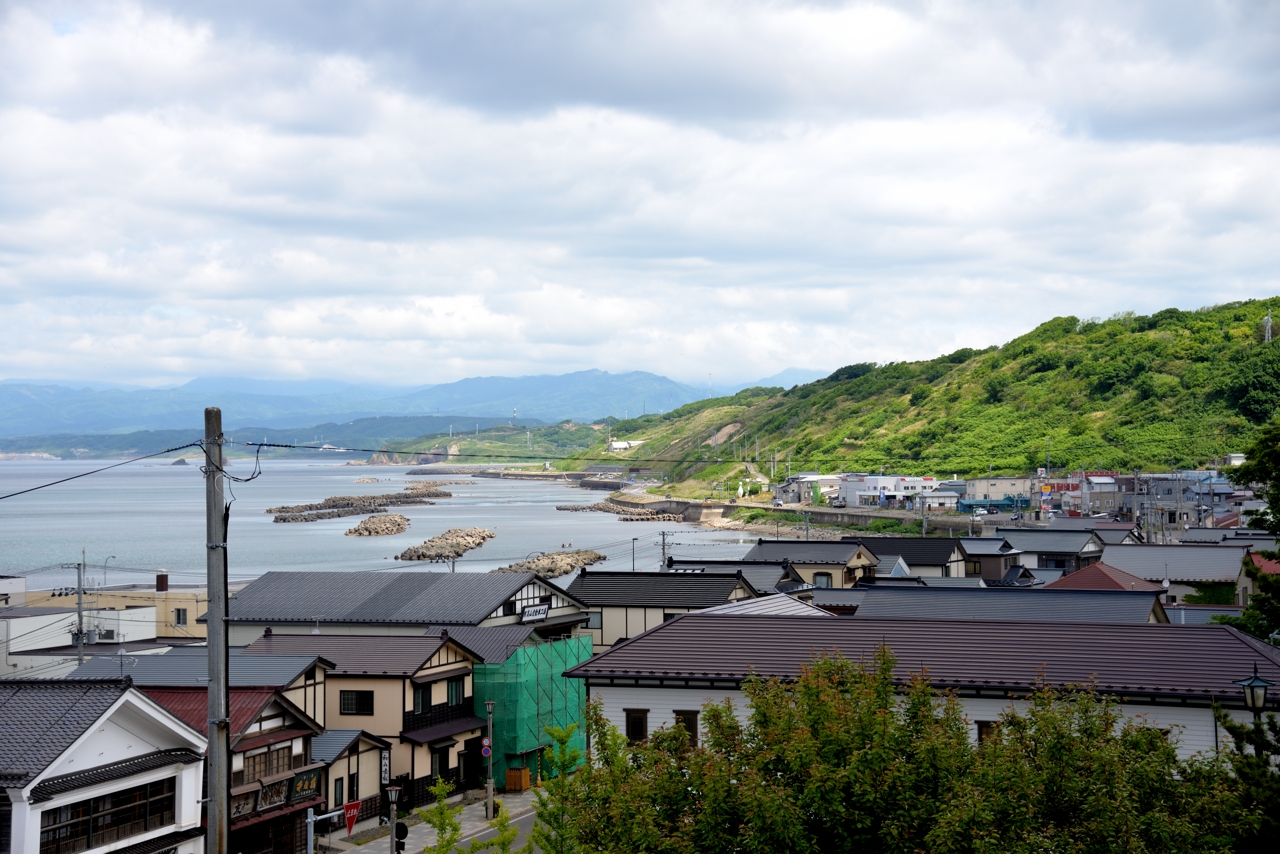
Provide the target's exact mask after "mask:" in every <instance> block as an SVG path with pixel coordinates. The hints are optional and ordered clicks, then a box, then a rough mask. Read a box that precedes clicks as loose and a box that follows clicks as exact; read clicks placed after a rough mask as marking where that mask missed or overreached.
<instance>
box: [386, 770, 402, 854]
mask: <svg viewBox="0 0 1280 854" xmlns="http://www.w3.org/2000/svg"><path fill="white" fill-rule="evenodd" d="M398 800H400V787H399V786H387V803H388V804H390V805H391V822H390V826H391V854H397V851H396V801H398Z"/></svg>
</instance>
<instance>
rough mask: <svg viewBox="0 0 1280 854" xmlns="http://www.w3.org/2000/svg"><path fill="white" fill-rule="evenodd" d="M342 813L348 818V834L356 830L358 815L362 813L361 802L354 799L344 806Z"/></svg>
mask: <svg viewBox="0 0 1280 854" xmlns="http://www.w3.org/2000/svg"><path fill="white" fill-rule="evenodd" d="M342 815H343V817H344V818H346V820H347V836H350V835H351V834H353V833H355V832H356V816H358V815H360V802H359V801H352V802H351V803H349V804H346V805H344V806H343V807H342Z"/></svg>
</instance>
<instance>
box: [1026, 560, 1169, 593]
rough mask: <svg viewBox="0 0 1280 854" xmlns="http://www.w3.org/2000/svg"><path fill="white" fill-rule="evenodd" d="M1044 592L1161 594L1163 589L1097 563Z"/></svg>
mask: <svg viewBox="0 0 1280 854" xmlns="http://www.w3.org/2000/svg"><path fill="white" fill-rule="evenodd" d="M1045 589H1046V590H1123V591H1137V592H1142V593H1156V594H1163V593H1164V587H1163V586H1162V585H1160V584H1156V583H1155V582H1154V581H1147V580H1146V579H1145V578H1139V577H1138V576H1136V575H1133V574H1131V573H1128V572H1125V571H1124V570H1123V569H1117V568H1116V567H1114V566H1111V565H1110V564H1106V563H1103V562H1102V561H1098V562H1097V563H1091V564H1089V565H1088V566H1086V567H1085V568H1084V569H1078V570H1076V571H1075V572H1073V573H1071V574H1069V575H1063V576H1062V577H1061V578H1059V579H1058V580H1056V581H1051V582H1049V583H1048V584H1046V585H1045Z"/></svg>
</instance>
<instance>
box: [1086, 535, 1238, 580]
mask: <svg viewBox="0 0 1280 854" xmlns="http://www.w3.org/2000/svg"><path fill="white" fill-rule="evenodd" d="M1244 555H1245V547H1244V546H1243V545H1240V546H1236V547H1235V548H1232V547H1230V546H1229V545H1227V544H1225V543H1224V544H1223V545H1220V546H1183V545H1168V546H1165V545H1159V546H1156V545H1144V546H1107V550H1106V551H1105V552H1103V553H1102V560H1103V561H1104V562H1105V563H1108V564H1110V565H1111V566H1114V567H1116V568H1118V569H1122V570H1124V571H1125V572H1127V573H1129V574H1131V575H1136V576H1138V577H1139V578H1145V579H1147V580H1148V581H1163V580H1164V579H1166V578H1168V579H1169V580H1170V581H1189V582H1191V583H1193V584H1194V583H1196V582H1205V581H1231V582H1234V581H1235V580H1236V579H1237V578H1239V576H1240V563H1241V561H1242V560H1243V559H1244Z"/></svg>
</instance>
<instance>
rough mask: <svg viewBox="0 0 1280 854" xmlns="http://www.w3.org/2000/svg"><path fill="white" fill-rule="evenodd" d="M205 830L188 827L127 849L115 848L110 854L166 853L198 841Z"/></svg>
mask: <svg viewBox="0 0 1280 854" xmlns="http://www.w3.org/2000/svg"><path fill="white" fill-rule="evenodd" d="M204 833H205V829H204V828H203V827H189V828H187V829H186V830H177V831H174V832H173V833H166V834H165V835H164V836H160V837H157V838H155V839H148V840H146V841H145V842H139V843H138V844H136V845H130V846H128V847H127V848H117V849H115V850H114V851H112V852H111V854H160V852H161V851H168V850H169V849H171V848H176V847H177V846H179V845H181V844H182V843H183V842H188V841H190V840H192V839H199V838H200V837H202V836H204Z"/></svg>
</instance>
